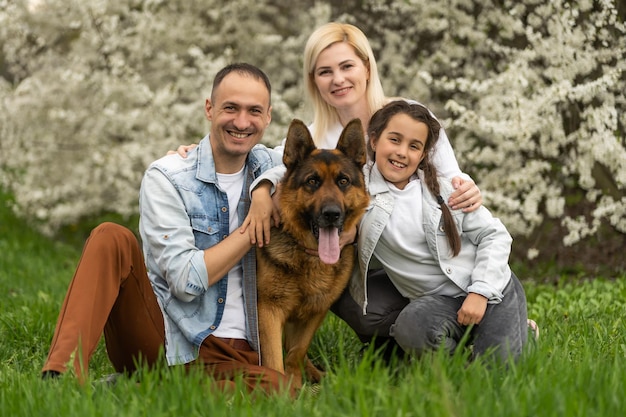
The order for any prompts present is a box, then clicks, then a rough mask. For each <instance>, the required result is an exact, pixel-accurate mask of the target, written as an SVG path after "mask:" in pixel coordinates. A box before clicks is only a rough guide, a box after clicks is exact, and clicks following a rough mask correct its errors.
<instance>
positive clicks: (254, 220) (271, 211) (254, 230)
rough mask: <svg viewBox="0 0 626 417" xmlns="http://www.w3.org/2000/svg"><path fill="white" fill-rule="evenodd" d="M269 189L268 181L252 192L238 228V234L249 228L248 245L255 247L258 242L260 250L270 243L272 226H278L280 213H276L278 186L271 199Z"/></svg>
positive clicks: (277, 208)
mask: <svg viewBox="0 0 626 417" xmlns="http://www.w3.org/2000/svg"><path fill="white" fill-rule="evenodd" d="M271 187H272V184H271V183H270V182H269V181H263V182H261V184H259V186H258V187H257V188H255V189H254V190H253V191H252V201H251V203H250V210H249V211H248V215H247V216H246V218H245V219H244V221H243V223H242V224H241V228H240V233H245V231H246V229H248V227H250V229H249V230H248V235H249V236H250V243H251V244H253V245H256V244H257V242H258V246H259V247H260V248H261V247H263V245H267V244H268V243H270V229H271V228H272V225H273V226H275V227H278V226H279V225H280V212H279V211H278V210H279V207H278V195H279V193H280V184H279V185H278V186H277V187H276V192H275V193H274V196H273V197H272V196H271V195H270V190H271Z"/></svg>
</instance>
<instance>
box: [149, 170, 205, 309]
mask: <svg viewBox="0 0 626 417" xmlns="http://www.w3.org/2000/svg"><path fill="white" fill-rule="evenodd" d="M139 211H140V216H141V217H140V221H139V231H140V233H141V238H142V240H143V249H144V256H145V258H146V265H147V267H148V269H149V273H150V274H151V275H152V277H151V278H153V279H154V280H156V281H164V282H166V283H167V286H168V287H169V290H170V292H171V293H172V295H174V296H175V297H176V298H178V299H180V300H181V301H187V302H188V301H191V300H193V299H194V298H195V297H197V296H198V295H200V294H202V293H204V292H205V291H206V290H207V288H208V274H207V270H206V264H205V262H204V251H203V250H200V249H199V248H197V247H196V244H195V239H194V233H193V229H192V225H191V223H190V219H189V215H188V213H187V211H186V209H185V205H184V202H183V199H182V198H181V196H180V194H179V192H178V190H177V189H176V187H175V186H174V185H173V183H172V182H171V181H170V180H169V179H168V177H167V175H166V174H165V173H164V172H162V171H161V170H159V169H158V168H156V167H154V166H151V167H150V168H148V170H147V171H146V173H145V175H144V178H143V181H142V184H141V191H140V197H139Z"/></svg>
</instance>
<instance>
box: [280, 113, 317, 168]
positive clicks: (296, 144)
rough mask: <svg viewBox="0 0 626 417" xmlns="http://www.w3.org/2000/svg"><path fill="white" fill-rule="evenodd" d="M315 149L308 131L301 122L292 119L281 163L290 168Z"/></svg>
mask: <svg viewBox="0 0 626 417" xmlns="http://www.w3.org/2000/svg"><path fill="white" fill-rule="evenodd" d="M315 149H316V147H315V143H314V142H313V138H312V137H311V133H310V132H309V129H308V128H307V127H306V125H305V124H304V122H302V120H298V119H293V120H292V121H291V124H290V125H289V130H288V131H287V140H286V142H285V150H284V152H283V163H284V164H285V166H286V167H287V168H291V167H292V166H294V165H296V164H297V163H298V162H299V161H302V160H304V158H306V157H307V156H308V155H309V154H310V153H311V152H313V151H314V150H315Z"/></svg>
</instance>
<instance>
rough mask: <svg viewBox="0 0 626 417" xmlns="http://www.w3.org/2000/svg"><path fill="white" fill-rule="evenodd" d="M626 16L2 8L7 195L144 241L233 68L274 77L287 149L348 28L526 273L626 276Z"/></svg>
mask: <svg viewBox="0 0 626 417" xmlns="http://www.w3.org/2000/svg"><path fill="white" fill-rule="evenodd" d="M625 17H626V2H624V1H623V0H620V1H611V0H572V1H563V0H553V1H550V2H545V1H542V0H524V1H512V0H445V1H436V2H433V1H426V0H399V1H390V0H346V1H335V0H328V1H312V0H292V1H290V2H283V1H276V0H274V1H271V0H231V1H218V0H202V1H200V0H169V1H165V0H109V1H105V0H80V1H79V0H0V187H2V188H3V189H4V190H5V191H6V192H8V193H10V194H11V196H12V197H11V199H7V200H6V201H7V202H9V203H10V204H11V206H12V207H13V209H14V211H15V213H17V214H18V215H19V216H20V217H21V218H24V219H27V220H28V221H29V222H30V224H32V225H33V227H35V228H37V229H38V230H40V231H41V232H43V233H45V234H47V235H51V236H57V237H59V238H61V237H64V236H65V237H67V236H69V235H71V234H75V235H78V236H80V240H81V241H82V239H83V238H84V233H85V232H86V231H87V230H88V228H89V227H91V226H92V225H93V224H94V223H96V222H97V221H100V220H102V219H113V220H116V221H119V222H122V223H126V224H127V225H129V226H131V227H133V228H134V227H136V216H137V196H138V189H139V183H140V181H141V177H142V175H143V171H144V169H145V168H146V167H147V165H148V164H149V163H150V162H151V161H153V160H154V159H156V158H159V157H160V156H162V155H165V153H166V152H167V150H169V149H175V148H176V147H177V146H178V145H180V144H187V143H191V142H198V141H199V140H200V139H201V138H202V137H203V136H204V135H205V134H206V132H207V131H208V125H207V122H206V120H205V119H204V113H203V105H204V99H205V97H207V96H208V95H209V94H210V86H211V82H212V78H213V76H214V74H215V72H216V71H217V70H219V69H220V68H221V67H223V66H224V65H225V64H227V63H229V62H234V61H247V62H250V63H252V64H255V65H258V66H259V67H261V68H262V69H263V70H265V71H266V72H267V74H268V75H269V76H270V79H271V81H272V86H273V94H272V104H273V121H272V124H271V126H270V128H269V129H268V131H267V132H266V135H265V143H266V144H267V145H268V146H273V145H276V144H277V143H278V142H279V141H280V140H281V139H282V138H283V137H284V134H285V132H286V127H287V125H288V124H289V122H290V121H291V119H292V118H294V117H297V118H301V119H303V120H305V121H306V122H309V121H310V120H311V116H310V115H311V113H310V109H308V108H307V106H306V105H305V103H304V101H303V84H302V51H303V48H304V43H305V41H306V39H307V37H308V35H309V34H310V33H311V32H312V31H313V30H314V28H315V27H317V26H319V25H320V24H323V23H325V22H328V21H333V20H338V21H345V22H349V23H352V24H355V25H356V26H358V27H359V28H361V29H362V30H363V31H364V32H365V34H366V35H367V36H368V38H369V39H370V41H371V44H372V47H373V49H374V52H375V54H376V56H377V59H378V64H379V71H380V74H381V77H382V81H383V86H384V88H385V91H386V93H387V95H389V96H404V97H409V98H413V99H417V100H419V101H421V102H423V103H424V104H426V105H428V106H429V107H430V108H431V109H432V110H433V111H434V112H435V114H437V116H438V117H439V118H440V119H441V120H442V122H443V123H444V125H445V127H446V129H447V131H448V136H449V137H450V138H451V141H452V145H453V148H454V149H455V152H456V155H457V158H458V160H459V163H460V164H461V167H462V169H463V170H464V171H465V172H467V173H468V174H470V175H471V176H472V177H473V178H474V179H475V180H476V182H477V183H478V185H479V187H480V188H481V190H482V192H483V195H484V197H485V205H487V207H489V208H490V209H491V210H492V211H493V212H494V213H495V214H496V215H498V216H499V217H501V218H502V220H503V221H504V223H505V224H506V225H507V227H508V228H509V230H510V231H511V233H512V234H513V235H514V237H515V243H514V254H513V261H516V262H520V263H524V264H526V265H527V266H529V267H530V266H532V265H535V264H539V263H542V264H546V262H547V263H548V264H549V265H552V266H553V267H556V268H559V269H561V270H562V269H563V268H571V269H572V270H576V271H581V270H583V271H596V272H597V271H600V270H602V271H607V272H608V273H611V271H623V270H625V269H626V261H625V260H624V256H623V248H624V247H625V244H626V196H625V193H624V189H625V187H626V145H625V139H624V126H625V125H626V112H625V111H624V110H625V109H626V99H625V97H624V91H626V72H625V67H626V29H625V26H624V21H625Z"/></svg>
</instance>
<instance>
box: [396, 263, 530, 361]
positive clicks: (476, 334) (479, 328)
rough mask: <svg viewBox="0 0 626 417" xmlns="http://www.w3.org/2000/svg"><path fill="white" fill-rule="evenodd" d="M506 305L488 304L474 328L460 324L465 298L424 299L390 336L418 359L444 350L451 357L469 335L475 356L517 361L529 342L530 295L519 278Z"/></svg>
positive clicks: (507, 294)
mask: <svg viewBox="0 0 626 417" xmlns="http://www.w3.org/2000/svg"><path fill="white" fill-rule="evenodd" d="M503 295H504V297H503V299H502V302H501V303H499V304H488V305H487V311H486V312H485V316H484V317H483V319H482V321H481V322H480V323H479V324H478V325H475V326H473V327H471V328H470V327H467V326H462V325H460V324H459V323H458V322H457V311H458V310H459V309H460V308H461V304H463V301H464V300H465V297H460V298H452V297H446V296H437V295H434V296H424V297H420V298H418V299H416V300H413V301H411V302H410V303H409V304H408V305H407V306H406V307H405V308H404V309H403V310H402V312H400V314H399V315H398V318H397V319H396V321H395V323H394V324H393V326H391V329H390V334H391V336H393V337H394V338H395V340H396V342H397V343H398V344H399V345H400V347H402V349H404V350H405V351H406V352H409V353H411V354H414V355H417V356H419V355H421V354H422V353H424V352H427V351H432V350H435V349H438V348H443V349H445V350H447V351H448V352H450V353H451V354H452V353H453V352H454V351H455V349H456V347H457V345H458V344H459V342H460V341H461V339H462V338H463V337H464V336H465V334H466V331H469V333H468V335H467V336H468V344H471V345H473V355H474V356H480V355H484V354H485V353H487V352H492V351H493V353H494V354H495V355H496V357H497V358H499V359H501V360H506V359H507V358H508V357H512V358H515V359H516V358H517V357H519V355H520V354H521V352H522V347H523V346H524V345H525V344H526V342H527V340H528V324H527V318H528V315H527V311H526V295H525V293H524V289H523V287H522V285H521V283H520V282H519V280H518V279H517V277H516V276H515V274H511V281H510V282H509V284H508V285H507V286H506V288H505V289H504V292H503Z"/></svg>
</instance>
